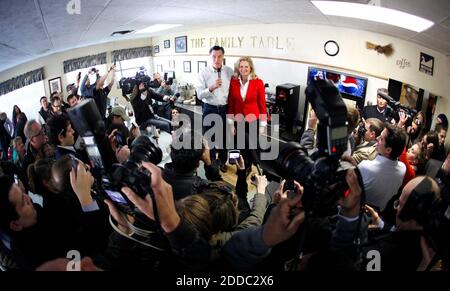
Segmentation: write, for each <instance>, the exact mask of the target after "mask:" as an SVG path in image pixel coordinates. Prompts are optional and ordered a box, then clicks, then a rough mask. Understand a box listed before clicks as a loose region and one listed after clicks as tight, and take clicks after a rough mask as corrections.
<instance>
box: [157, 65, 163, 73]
mask: <svg viewBox="0 0 450 291" xmlns="http://www.w3.org/2000/svg"><path fill="white" fill-rule="evenodd" d="M156 72H157V73H162V72H163V66H162V65H161V64H160V65H156Z"/></svg>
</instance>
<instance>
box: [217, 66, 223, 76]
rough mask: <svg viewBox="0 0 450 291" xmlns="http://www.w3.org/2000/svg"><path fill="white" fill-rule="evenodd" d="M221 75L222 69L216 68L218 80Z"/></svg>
mask: <svg viewBox="0 0 450 291" xmlns="http://www.w3.org/2000/svg"><path fill="white" fill-rule="evenodd" d="M221 75H222V68H218V69H217V77H219V79H220V76H221Z"/></svg>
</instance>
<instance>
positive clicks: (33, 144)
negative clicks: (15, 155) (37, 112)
mask: <svg viewBox="0 0 450 291" xmlns="http://www.w3.org/2000/svg"><path fill="white" fill-rule="evenodd" d="M24 133H25V136H26V137H27V144H26V146H25V147H26V150H27V151H26V153H25V157H24V158H23V169H24V171H25V172H26V171H27V169H28V166H29V165H30V164H32V163H34V162H35V161H36V160H37V159H38V156H39V152H40V150H41V148H42V146H43V145H44V144H45V142H46V141H47V136H46V135H45V132H44V128H42V126H41V124H40V123H39V122H37V121H36V120H35V119H31V120H28V122H27V123H26V124H25V128H24Z"/></svg>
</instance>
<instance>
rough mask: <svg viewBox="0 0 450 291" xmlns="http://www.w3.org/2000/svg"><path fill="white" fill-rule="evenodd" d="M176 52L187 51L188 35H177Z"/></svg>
mask: <svg viewBox="0 0 450 291" xmlns="http://www.w3.org/2000/svg"><path fill="white" fill-rule="evenodd" d="M175 52H176V53H187V36H178V37H175Z"/></svg>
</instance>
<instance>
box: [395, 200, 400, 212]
mask: <svg viewBox="0 0 450 291" xmlns="http://www.w3.org/2000/svg"><path fill="white" fill-rule="evenodd" d="M399 206H400V200H398V199H397V200H395V201H394V209H395V210H397V209H398V208H399Z"/></svg>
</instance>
